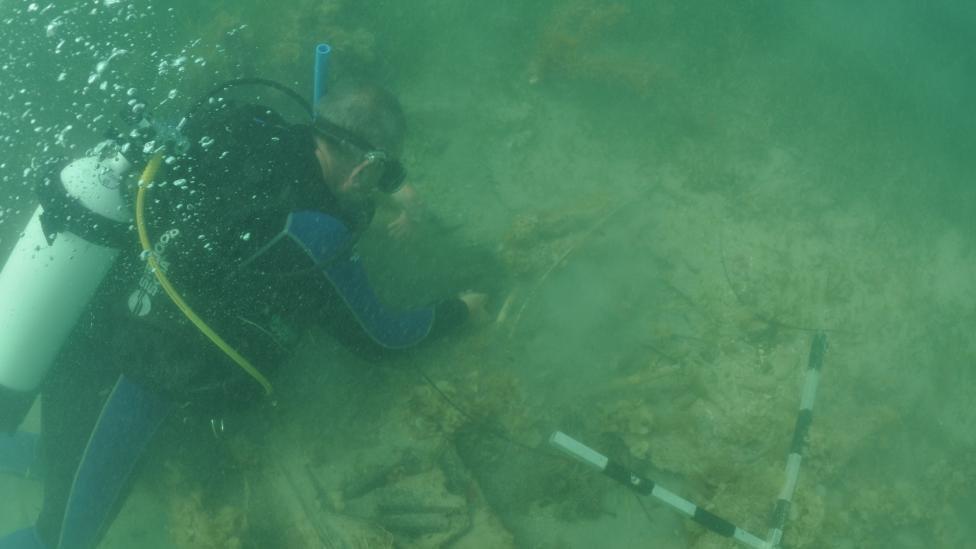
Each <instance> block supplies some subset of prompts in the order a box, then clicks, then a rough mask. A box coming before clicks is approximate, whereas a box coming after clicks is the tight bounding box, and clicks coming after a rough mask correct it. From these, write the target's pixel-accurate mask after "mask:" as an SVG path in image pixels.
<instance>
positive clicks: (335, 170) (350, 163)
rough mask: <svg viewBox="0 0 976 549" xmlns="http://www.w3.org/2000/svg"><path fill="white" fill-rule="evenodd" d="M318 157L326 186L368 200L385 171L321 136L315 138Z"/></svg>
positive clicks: (350, 197) (345, 195) (349, 197)
mask: <svg viewBox="0 0 976 549" xmlns="http://www.w3.org/2000/svg"><path fill="white" fill-rule="evenodd" d="M315 157H316V158H317V159H318V161H319V167H320V168H321V169H322V179H323V180H324V181H325V184H326V186H328V187H329V190H331V191H332V192H333V193H334V194H335V195H336V196H338V197H339V198H342V199H347V200H365V199H368V198H369V197H370V196H372V195H373V194H374V193H376V184H377V181H378V180H379V178H380V176H381V175H382V170H380V169H378V166H375V165H371V164H370V163H369V162H368V161H366V160H364V159H362V157H361V156H358V155H355V154H352V153H350V152H349V151H345V150H343V149H342V147H339V146H336V145H333V144H331V143H329V142H328V141H326V140H325V139H322V138H321V137H316V138H315Z"/></svg>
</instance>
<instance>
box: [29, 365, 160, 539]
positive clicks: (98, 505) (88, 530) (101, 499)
mask: <svg viewBox="0 0 976 549" xmlns="http://www.w3.org/2000/svg"><path fill="white" fill-rule="evenodd" d="M171 408H172V405H171V404H170V402H169V401H168V400H166V399H164V398H163V397H161V396H160V395H157V394H154V393H152V392H150V391H148V390H144V389H143V388H142V387H140V386H139V385H137V384H135V383H132V382H130V381H128V379H127V378H126V377H125V376H120V377H119V378H118V380H117V382H116V384H115V386H114V387H113V389H112V391H111V393H110V394H109V396H108V398H107V399H106V400H105V404H104V406H103V407H102V408H101V410H100V412H99V413H98V416H97V421H96V422H95V427H94V429H92V430H91V431H90V432H91V435H90V436H89V437H88V439H87V440H86V441H85V442H84V443H82V446H81V447H82V450H81V457H80V459H72V460H71V463H74V464H76V466H75V467H66V466H58V467H52V468H50V469H49V471H48V475H49V476H48V483H47V484H46V486H45V488H46V489H45V499H44V508H43V509H42V511H41V516H40V518H39V519H38V524H37V526H38V530H39V532H40V535H41V539H42V540H43V541H44V542H46V543H47V544H48V545H49V546H52V547H53V546H57V547H58V548H59V549H91V548H93V547H95V545H96V544H97V543H98V541H99V540H100V539H101V537H102V535H103V534H104V533H105V530H107V528H108V526H109V524H110V523H111V521H112V519H113V518H114V517H115V514H116V512H117V511H118V509H119V507H120V504H121V502H122V499H123V496H124V494H125V492H126V490H127V488H128V486H129V481H130V477H131V474H132V472H133V470H134V469H135V467H136V465H137V463H138V461H139V458H140V456H141V455H142V453H143V450H144V449H145V447H146V445H147V444H148V443H149V441H150V440H151V439H152V437H153V435H154V434H155V432H156V430H157V429H158V428H159V425H160V424H162V422H163V420H164V419H165V418H166V416H167V415H169V411H170V409H171ZM47 436H48V434H47V432H45V441H48V440H50V441H51V442H55V439H54V438H53V437H52V438H51V439H48V438H47ZM58 442H60V444H62V445H70V447H71V449H72V450H77V448H78V444H79V442H78V439H77V437H75V436H73V435H72V436H71V437H68V438H65V439H62V440H60V441H58ZM45 444H47V442H45ZM45 451H46V452H47V453H48V454H49V455H50V453H51V452H52V449H51V448H49V447H47V446H45ZM52 457H53V456H52ZM65 475H69V476H67V477H66V476H65ZM52 476H54V479H52V478H51V477H52ZM52 480H55V481H56V482H54V483H52V482H51V481H52ZM55 542H57V543H55Z"/></svg>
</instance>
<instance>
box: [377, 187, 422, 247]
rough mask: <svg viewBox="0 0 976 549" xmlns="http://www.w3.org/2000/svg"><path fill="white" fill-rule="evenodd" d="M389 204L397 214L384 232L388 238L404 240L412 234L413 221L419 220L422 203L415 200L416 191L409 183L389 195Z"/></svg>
mask: <svg viewBox="0 0 976 549" xmlns="http://www.w3.org/2000/svg"><path fill="white" fill-rule="evenodd" d="M389 203H390V206H391V207H393V208H394V209H395V210H399V213H398V215H397V216H396V218H395V219H393V221H390V222H389V223H387V225H386V230H387V232H388V233H389V235H390V237H392V238H394V239H396V240H405V239H406V238H407V237H409V236H410V235H411V234H412V233H413V229H414V225H415V223H414V220H415V219H419V218H420V216H421V213H422V210H423V203H422V202H421V201H420V200H419V199H418V198H417V191H416V189H414V187H413V185H411V184H409V183H406V184H404V185H403V187H401V188H400V190H398V191H397V192H395V193H393V194H391V195H390V196H389Z"/></svg>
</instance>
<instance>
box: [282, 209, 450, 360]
mask: <svg viewBox="0 0 976 549" xmlns="http://www.w3.org/2000/svg"><path fill="white" fill-rule="evenodd" d="M273 247H275V248H279V251H289V252H290V254H289V255H291V257H292V260H290V261H288V263H290V264H291V265H297V264H299V263H296V259H295V254H297V255H298V256H299V257H298V259H300V260H301V263H300V264H301V265H304V267H301V269H302V270H303V272H304V273H305V275H304V276H303V277H302V280H303V283H302V284H301V286H302V288H301V290H302V293H303V294H304V297H301V296H299V297H298V298H297V299H295V301H297V302H300V303H295V305H298V306H300V308H302V309H303V310H304V313H306V314H307V315H310V316H311V317H312V318H313V319H314V320H315V321H316V322H317V323H323V324H325V325H326V326H327V327H328V328H329V330H330V331H331V332H333V333H334V334H336V335H337V336H338V337H339V338H340V339H341V340H343V341H344V342H345V343H346V344H347V345H349V346H351V347H354V348H355V349H356V350H364V351H370V350H371V349H370V348H376V349H385V350H399V349H407V348H410V347H413V346H415V345H417V344H418V343H420V342H421V341H423V340H424V339H427V338H428V337H430V336H432V335H441V334H445V333H448V332H450V331H451V330H452V329H453V328H455V327H457V326H458V325H460V324H461V323H463V322H464V320H465V319H466V318H467V307H466V306H465V305H464V303H463V302H461V301H460V300H459V299H448V300H445V301H443V302H440V303H438V304H435V305H429V306H425V307H418V308H414V309H409V310H394V309H391V308H389V307H387V306H386V305H385V304H383V303H382V302H381V301H380V299H379V298H378V296H377V295H376V293H375V292H374V291H373V288H372V286H371V285H370V283H369V280H368V277H367V275H366V270H365V268H364V266H363V264H362V261H361V259H360V258H359V257H358V255H356V253H355V252H354V250H353V248H352V237H351V235H350V233H349V231H348V230H347V229H346V227H345V225H344V224H342V223H341V222H340V221H338V220H337V219H335V218H333V217H331V216H328V215H326V214H322V213H320V212H308V211H301V212H293V213H292V214H290V215H289V218H288V223H287V225H286V228H285V231H283V233H282V235H281V236H280V237H279V238H278V239H277V240H276V241H275V242H274V243H273ZM274 255H278V254H269V255H268V256H267V257H266V258H265V259H269V258H270V257H272V256H274ZM369 354H372V353H369Z"/></svg>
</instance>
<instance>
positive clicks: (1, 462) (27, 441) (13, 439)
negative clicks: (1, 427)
mask: <svg viewBox="0 0 976 549" xmlns="http://www.w3.org/2000/svg"><path fill="white" fill-rule="evenodd" d="M37 439H38V434H37V433H29V432H26V431H18V432H16V433H11V434H7V433H0V473H5V474H10V475H14V476H18V477H23V478H28V477H30V478H38V476H39V475H38V474H37V471H36V469H35V462H36V460H35V456H36V455H37Z"/></svg>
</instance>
